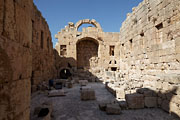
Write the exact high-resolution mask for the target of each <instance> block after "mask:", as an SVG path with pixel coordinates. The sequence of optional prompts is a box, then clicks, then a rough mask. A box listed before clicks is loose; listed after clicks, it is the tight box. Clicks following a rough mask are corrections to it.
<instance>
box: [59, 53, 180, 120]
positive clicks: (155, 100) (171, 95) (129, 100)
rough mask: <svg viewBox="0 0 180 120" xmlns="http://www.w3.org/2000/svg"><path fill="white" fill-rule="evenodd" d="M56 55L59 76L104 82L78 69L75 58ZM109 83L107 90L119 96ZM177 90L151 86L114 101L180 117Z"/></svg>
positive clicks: (134, 107)
mask: <svg viewBox="0 0 180 120" xmlns="http://www.w3.org/2000/svg"><path fill="white" fill-rule="evenodd" d="M55 52H57V51H55ZM57 55H58V53H57ZM56 57H57V58H56V60H59V62H57V66H56V67H57V71H58V73H59V76H58V78H63V79H68V78H69V77H72V78H73V80H75V82H78V80H88V81H89V82H101V83H102V84H104V83H103V82H102V81H100V80H99V78H98V77H97V76H95V75H94V74H92V73H91V72H89V71H88V70H84V69H77V68H76V67H75V65H76V63H77V61H76V60H75V59H73V58H65V57H60V56H59V55H58V56H56ZM64 70H66V71H67V76H66V75H65V77H64V75H62V73H63V72H64ZM108 84H109V83H108V82H107V83H106V85H105V86H106V88H107V90H108V91H109V92H111V93H112V94H113V95H114V96H115V97H117V92H118V90H115V88H114V89H113V88H111V87H109V85H108ZM111 84H112V83H111ZM113 84H114V83H113ZM176 91H177V88H174V89H172V90H171V91H168V92H161V91H159V92H157V91H154V90H151V89H149V88H139V89H137V90H136V93H133V94H126V95H125V100H126V101H117V100H116V99H115V98H114V102H115V103H120V102H126V104H127V107H126V108H125V110H126V109H127V108H128V109H143V108H161V109H162V110H164V111H166V112H168V113H170V114H172V115H173V116H175V117H177V118H178V119H180V116H179V113H178V112H179V110H178V109H179V108H178V106H177V105H176V103H177V102H178V101H179V100H178V98H177V94H176ZM121 109H123V108H121Z"/></svg>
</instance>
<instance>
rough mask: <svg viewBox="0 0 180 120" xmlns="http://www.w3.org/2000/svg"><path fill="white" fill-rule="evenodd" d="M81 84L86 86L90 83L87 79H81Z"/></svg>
mask: <svg viewBox="0 0 180 120" xmlns="http://www.w3.org/2000/svg"><path fill="white" fill-rule="evenodd" d="M79 84H80V85H81V86H86V85H87V84H88V81H87V80H79Z"/></svg>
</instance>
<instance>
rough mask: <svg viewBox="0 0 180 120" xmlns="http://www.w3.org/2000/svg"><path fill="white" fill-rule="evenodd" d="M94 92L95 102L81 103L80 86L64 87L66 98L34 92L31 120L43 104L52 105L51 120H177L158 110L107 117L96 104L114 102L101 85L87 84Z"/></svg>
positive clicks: (113, 98) (140, 110)
mask: <svg viewBox="0 0 180 120" xmlns="http://www.w3.org/2000/svg"><path fill="white" fill-rule="evenodd" d="M88 86H91V88H93V89H94V90H95V94H96V100H91V101H81V96H80V85H79V84H75V85H74V86H73V88H66V87H64V88H63V90H64V91H65V93H66V96H61V97H48V96H47V92H36V93H33V95H32V98H31V99H32V100H31V120H34V119H33V113H34V108H35V107H38V106H39V105H41V104H43V103H50V104H52V115H51V117H52V120H178V118H175V117H173V116H171V115H169V114H168V113H166V112H164V111H163V110H161V109H158V108H152V109H148V108H146V109H138V110H122V112H121V114H120V115H107V114H106V112H104V111H101V110H100V109H99V107H98V103H100V102H101V101H116V99H115V97H114V96H113V95H112V94H111V93H109V92H108V91H107V90H106V88H105V85H104V84H102V83H88Z"/></svg>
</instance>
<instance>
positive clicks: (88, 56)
mask: <svg viewBox="0 0 180 120" xmlns="http://www.w3.org/2000/svg"><path fill="white" fill-rule="evenodd" d="M86 23H88V24H91V25H93V27H84V28H82V31H80V30H79V29H78V28H79V27H80V26H81V25H82V24H86ZM55 37H56V38H57V39H58V42H57V43H56V50H57V51H58V53H59V55H60V56H61V57H64V58H67V59H61V60H64V62H63V61H61V62H63V63H64V65H62V66H60V67H64V66H67V64H68V63H70V64H71V66H73V67H75V68H76V67H78V63H80V64H81V65H80V66H81V68H83V69H84V70H87V71H88V72H91V73H92V74H94V75H95V76H97V77H102V76H103V74H104V73H105V72H106V71H110V72H111V71H112V70H111V68H112V67H114V68H115V69H116V72H118V70H119V68H118V66H119V62H118V60H119V57H120V56H119V45H120V44H117V43H119V33H112V32H103V30H102V28H101V26H100V24H99V23H98V22H96V21H95V20H94V19H92V20H90V19H84V20H80V21H78V22H77V23H76V24H75V25H74V23H72V22H70V23H69V24H68V25H67V26H65V28H64V29H61V31H59V32H58V34H57V35H56V36H55ZM89 41H91V43H93V44H96V45H92V46H94V47H95V48H94V49H93V47H92V46H91V47H89V48H87V47H84V48H82V47H81V46H80V45H79V43H84V44H86V45H87V44H89ZM111 46H112V47H113V48H112V49H113V55H110V47H111ZM96 47H97V48H96ZM92 54H94V55H92ZM96 54H97V55H96ZM114 61H116V62H114ZM82 65H84V66H83V67H82ZM87 66H89V67H87ZM86 68H87V69H86Z"/></svg>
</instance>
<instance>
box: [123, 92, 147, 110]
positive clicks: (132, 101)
mask: <svg viewBox="0 0 180 120" xmlns="http://www.w3.org/2000/svg"><path fill="white" fill-rule="evenodd" d="M125 99H126V102H127V105H128V108H132V109H140V108H144V96H143V95H142V94H138V93H136V94H127V95H125Z"/></svg>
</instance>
